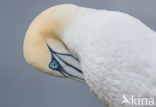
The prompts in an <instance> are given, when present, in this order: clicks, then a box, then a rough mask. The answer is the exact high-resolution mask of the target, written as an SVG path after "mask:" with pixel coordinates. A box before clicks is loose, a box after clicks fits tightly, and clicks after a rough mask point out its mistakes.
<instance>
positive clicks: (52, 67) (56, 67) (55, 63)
mask: <svg viewBox="0 0 156 107" xmlns="http://www.w3.org/2000/svg"><path fill="white" fill-rule="evenodd" d="M49 67H50V68H51V69H54V70H57V69H58V68H59V65H58V63H57V62H56V60H52V61H51V62H50V64H49Z"/></svg>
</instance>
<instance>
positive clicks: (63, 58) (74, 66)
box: [47, 44, 85, 82]
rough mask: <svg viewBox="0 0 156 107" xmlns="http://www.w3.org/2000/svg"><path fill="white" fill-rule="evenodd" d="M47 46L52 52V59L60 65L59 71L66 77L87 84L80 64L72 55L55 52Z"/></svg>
mask: <svg viewBox="0 0 156 107" xmlns="http://www.w3.org/2000/svg"><path fill="white" fill-rule="evenodd" d="M47 46H48V49H49V51H50V52H51V56H52V58H55V60H56V61H57V63H58V64H59V68H58V71H59V72H60V73H61V74H62V75H63V76H64V77H66V78H71V79H74V80H79V81H81V82H85V80H84V77H83V72H82V71H81V67H80V62H79V60H78V59H77V58H75V57H74V56H72V55H71V54H65V53H58V52H55V51H54V50H52V48H51V47H50V46H49V45H48V44H47Z"/></svg>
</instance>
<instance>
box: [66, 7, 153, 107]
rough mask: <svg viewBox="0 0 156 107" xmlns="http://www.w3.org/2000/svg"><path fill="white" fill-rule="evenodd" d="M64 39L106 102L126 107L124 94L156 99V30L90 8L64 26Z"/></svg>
mask: <svg viewBox="0 0 156 107" xmlns="http://www.w3.org/2000/svg"><path fill="white" fill-rule="evenodd" d="M63 41H64V42H65V44H66V45H67V47H68V48H69V50H70V51H71V52H72V53H73V54H75V55H76V56H78V57H79V59H80V63H81V67H82V70H83V72H84V76H85V80H86V83H87V84H88V86H89V87H90V89H91V91H92V92H93V93H94V94H95V95H96V96H97V97H98V98H99V99H100V100H101V101H102V102H103V103H104V104H106V105H108V106H110V107H126V105H123V104H121V102H122V100H123V99H122V96H123V95H127V96H131V95H133V96H136V97H137V96H141V97H154V98H156V93H155V92H156V78H155V76H156V33H155V32H154V31H152V30H151V29H150V28H148V27H147V26H146V25H144V24H143V23H142V22H141V21H139V20H138V19H136V18H134V17H132V16H129V15H127V14H124V13H120V12H110V11H105V10H94V11H93V10H91V12H89V13H87V12H86V14H84V13H83V14H82V15H78V16H77V18H76V20H75V21H74V22H73V23H72V25H71V26H70V27H67V28H66V29H65V31H64V34H63ZM127 107H128V105H127Z"/></svg>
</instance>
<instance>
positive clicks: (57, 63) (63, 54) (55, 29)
mask: <svg viewBox="0 0 156 107" xmlns="http://www.w3.org/2000/svg"><path fill="white" fill-rule="evenodd" d="M85 10H86V9H85V8H82V7H78V6H75V5H70V4H65V5H59V6H54V7H51V8H49V9H47V10H45V11H43V12H42V13H41V14H39V15H38V16H37V17H36V18H35V19H34V20H33V21H32V23H31V24H30V26H29V28H28V30H27V32H26V35H25V39H24V47H23V51H24V58H25V60H26V61H27V63H28V64H30V65H31V66H32V67H34V68H35V69H37V70H39V71H41V72H44V73H46V74H49V75H52V76H57V77H63V78H72V79H75V80H80V81H84V78H83V72H82V71H81V67H80V62H79V60H78V59H77V58H76V57H74V56H73V55H72V54H71V53H70V51H69V50H68V48H67V46H66V45H65V43H64V42H63V40H62V38H63V32H64V30H65V28H66V27H68V26H70V25H71V24H72V21H73V20H75V19H76V15H77V14H78V13H79V12H83V11H85Z"/></svg>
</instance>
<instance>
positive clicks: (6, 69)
mask: <svg viewBox="0 0 156 107" xmlns="http://www.w3.org/2000/svg"><path fill="white" fill-rule="evenodd" d="M63 3H73V4H77V5H81V6H85V7H91V8H96V9H107V10H116V11H122V12H126V13H128V14H130V15H132V16H135V17H137V18H139V19H140V20H142V21H143V22H144V23H145V24H146V25H148V26H149V27H150V28H152V29H153V30H156V12H155V11H156V0H57V1H56V0H0V107H102V104H101V103H100V102H99V101H98V100H97V99H96V98H95V97H94V96H93V95H92V94H90V92H89V88H88V87H87V86H85V84H82V83H79V82H76V81H73V80H70V79H59V78H55V77H51V76H48V75H45V74H43V73H40V72H38V71H36V70H35V69H33V68H31V67H30V66H29V65H28V64H26V62H25V61H24V58H23V51H22V47H23V39H24V35H25V32H26V29H27V27H28V25H29V24H30V23H31V21H32V20H33V18H34V17H35V16H36V15H38V14H39V13H40V12H41V11H43V10H44V9H46V8H48V7H51V6H54V5H57V4H63Z"/></svg>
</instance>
